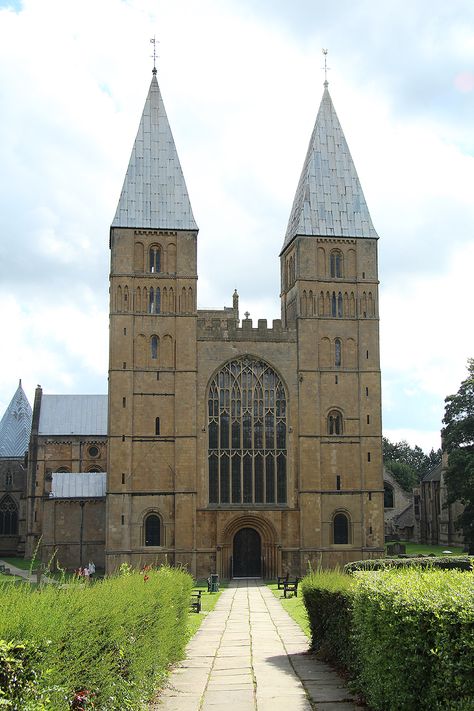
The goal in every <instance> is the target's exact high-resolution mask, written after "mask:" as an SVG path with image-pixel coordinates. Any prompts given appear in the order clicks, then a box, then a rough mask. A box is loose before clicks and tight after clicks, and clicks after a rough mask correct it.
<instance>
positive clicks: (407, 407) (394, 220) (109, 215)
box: [0, 0, 474, 451]
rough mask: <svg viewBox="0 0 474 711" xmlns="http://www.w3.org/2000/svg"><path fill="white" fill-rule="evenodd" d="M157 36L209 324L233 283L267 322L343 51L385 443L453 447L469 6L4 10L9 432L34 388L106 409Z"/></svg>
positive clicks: (0, 14)
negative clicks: (90, 396) (128, 194)
mask: <svg viewBox="0 0 474 711" xmlns="http://www.w3.org/2000/svg"><path fill="white" fill-rule="evenodd" d="M402 7H403V11H401V10H402ZM153 36H156V39H157V43H156V47H157V53H158V57H157V67H158V81H159V84H160V88H161V91H162V95H163V99H164V102H165V106H166V110H167V114H168V118H169V121H170V124H171V128H172V130H173V134H174V138H175V142H176V146H177V150H178V154H179V157H180V161H181V165H182V168H183V171H184V175H185V178H186V183H187V187H188V192H189V195H190V199H191V204H192V207H193V212H194V216H195V218H196V221H197V223H198V226H199V229H200V231H199V237H198V274H199V282H198V307H201V308H202V307H212V306H213V307H222V306H224V305H227V306H229V305H231V302H232V292H233V290H234V288H237V290H238V292H239V294H240V308H241V313H243V312H245V311H246V310H248V311H249V312H250V317H251V318H253V319H255V320H257V319H258V318H267V319H268V320H269V322H271V319H272V318H279V316H280V305H279V259H278V254H279V252H280V249H281V247H282V244H283V239H284V235H285V232H286V226H287V222H288V217H289V214H290V210H291V205H292V202H293V197H294V194H295V191H296V186H297V183H298V178H299V175H300V172H301V169H302V165H303V161H304V157H305V153H306V149H307V145H308V142H309V138H310V134H311V130H312V127H313V124H314V121H315V118H316V114H317V110H318V106H319V102H320V100H321V95H322V91H323V81H324V71H323V65H324V60H323V55H322V49H323V48H327V49H328V55H327V57H328V66H329V71H328V80H329V90H330V93H331V96H332V99H333V102H334V105H335V108H336V111H337V114H338V116H339V119H340V121H341V124H342V127H343V130H344V133H345V136H346V139H347V141H348V144H349V147H350V150H351V153H352V157H353V159H354V162H355V165H356V168H357V171H358V174H359V178H360V180H361V183H362V187H363V190H364V194H365V197H366V200H367V203H368V206H369V211H370V213H371V216H372V221H373V223H374V226H375V229H376V230H377V232H378V234H379V236H380V240H379V278H380V308H379V310H380V333H381V343H380V345H381V368H382V388H383V390H382V393H383V403H382V410H383V430H384V434H385V436H387V437H389V438H390V439H391V440H392V441H399V440H401V439H406V440H407V441H408V442H409V443H410V444H411V445H412V446H413V445H415V444H418V445H419V446H421V447H422V448H423V449H424V450H425V451H429V450H430V449H431V448H432V447H434V448H435V449H436V448H438V447H439V446H440V428H441V426H442V417H443V412H444V398H445V397H446V396H447V395H448V394H451V393H454V392H456V391H457V389H458V387H459V384H460V382H461V380H462V379H463V378H464V377H465V376H466V363H467V359H468V358H469V357H472V356H474V329H473V328H472V301H473V297H472V279H473V277H472V272H473V265H474V199H473V197H474V130H473V116H474V3H472V2H471V0H451V1H450V2H446V1H445V0H413V1H412V2H407V1H406V0H405V2H404V3H402V4H401V3H400V0H397V1H396V2H395V1H394V0H381V1H379V2H377V1H376V0H334V2H331V3H328V2H327V1H326V0H324V1H323V0H292V2H291V3H290V2H287V0H271V1H270V0H199V2H196V1H193V0H175V1H174V2H170V0H166V1H162V0H100V2H98V1H97V0H81V1H80V2H78V1H77V0H15V1H13V0H11V1H9V0H0V333H1V334H2V339H1V343H0V415H1V414H2V413H3V411H4V410H5V409H6V407H7V405H8V403H9V401H10V399H11V397H12V396H13V394H14V392H15V390H16V387H17V385H18V380H19V379H20V378H21V379H22V384H23V387H24V389H25V392H26V394H27V396H28V398H29V400H30V402H31V403H32V402H33V397H34V388H35V387H36V385H37V384H41V385H42V387H43V389H44V392H47V393H106V392H107V364H108V274H109V249H108V239H109V228H110V224H111V222H112V220H113V217H114V214H115V209H116V206H117V202H118V199H119V195H120V190H121V187H122V182H123V178H124V175H125V171H126V168H127V164H128V159H129V155H130V151H131V149H132V145H133V141H134V138H135V134H136V131H137V128H138V123H139V119H140V116H141V112H142V109H143V105H144V102H145V98H146V95H147V92H148V87H149V83H150V80H151V69H152V66H153V60H152V58H151V55H152V51H153V46H152V45H151V44H150V38H151V37H153Z"/></svg>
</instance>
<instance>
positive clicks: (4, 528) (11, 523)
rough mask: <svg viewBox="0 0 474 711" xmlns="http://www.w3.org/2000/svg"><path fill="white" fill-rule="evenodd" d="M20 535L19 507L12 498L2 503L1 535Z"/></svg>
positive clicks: (0, 517) (6, 498)
mask: <svg viewBox="0 0 474 711" xmlns="http://www.w3.org/2000/svg"><path fill="white" fill-rule="evenodd" d="M17 533H18V507H17V505H16V504H15V502H14V501H13V499H12V497H11V496H8V495H7V496H4V497H3V499H2V500H1V501H0V535H4V536H9V535H10V536H12V535H13V536H14V535H16V534H17Z"/></svg>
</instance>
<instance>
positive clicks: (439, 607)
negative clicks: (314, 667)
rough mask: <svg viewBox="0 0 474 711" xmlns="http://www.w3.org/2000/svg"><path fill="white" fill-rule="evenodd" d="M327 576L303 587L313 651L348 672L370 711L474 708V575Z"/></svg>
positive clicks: (315, 576) (314, 578)
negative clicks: (337, 637) (341, 666)
mask: <svg viewBox="0 0 474 711" xmlns="http://www.w3.org/2000/svg"><path fill="white" fill-rule="evenodd" d="M329 575H331V574H328V573H325V574H323V575H320V574H318V573H314V574H312V575H310V576H308V577H307V578H305V579H304V580H303V582H302V592H303V598H304V601H305V605H306V607H307V610H308V615H309V617H310V623H311V631H312V644H313V648H314V649H315V650H318V651H319V652H320V654H321V655H322V656H324V658H326V659H330V660H332V661H336V662H338V663H340V664H343V665H344V666H345V667H346V668H347V669H348V670H349V672H350V674H351V676H352V678H353V685H354V689H355V690H356V691H358V692H360V693H362V694H363V695H364V696H365V698H366V699H367V702H368V704H369V706H370V707H371V708H373V709H375V710H376V711H412V709H414V708H416V709H420V711H428V709H429V710H430V711H431V710H432V709H439V710H441V709H443V711H444V710H446V711H447V710H448V709H456V711H464V710H465V711H467V710H468V709H472V708H474V675H473V674H472V669H473V668H474V635H473V628H474V575H473V574H472V573H463V572H460V571H456V570H455V571H445V570H423V569H420V568H418V569H416V568H408V569H404V570H387V571H381V572H377V573H371V572H369V573H358V574H357V575H354V576H344V575H342V574H341V573H334V574H332V575H333V578H332V580H331V581H329V582H328V580H329V578H328V576H329ZM344 578H346V580H345V581H344V582H342V580H343V579H344ZM347 581H349V582H347ZM336 629H337V634H339V635H340V636H341V637H340V639H339V640H336V639H335V630H336Z"/></svg>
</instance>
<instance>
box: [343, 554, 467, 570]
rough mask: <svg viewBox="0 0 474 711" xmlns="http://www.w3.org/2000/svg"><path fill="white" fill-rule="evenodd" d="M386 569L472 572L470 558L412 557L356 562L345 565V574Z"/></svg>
mask: <svg viewBox="0 0 474 711" xmlns="http://www.w3.org/2000/svg"><path fill="white" fill-rule="evenodd" d="M387 568H440V569H442V570H474V557H472V556H449V557H448V556H435V557H432V556H427V557H420V556H414V557H412V558H410V557H408V556H406V557H405V556H404V557H403V558H373V559H368V560H356V561H354V562H353V563H347V564H346V565H345V566H344V568H343V570H344V572H345V573H355V572H356V571H358V570H386V569H387Z"/></svg>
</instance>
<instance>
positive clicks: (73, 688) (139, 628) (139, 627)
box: [0, 567, 193, 711]
mask: <svg viewBox="0 0 474 711" xmlns="http://www.w3.org/2000/svg"><path fill="white" fill-rule="evenodd" d="M145 578H146V579H145ZM192 584H193V581H192V578H191V577H190V576H189V575H188V574H187V573H185V572H184V571H182V570H175V569H171V568H167V567H162V568H160V569H159V570H158V571H154V570H150V571H147V572H146V574H145V575H143V574H139V573H131V574H129V575H126V576H120V577H114V578H106V579H105V580H103V581H97V582H95V583H94V584H91V585H84V584H79V583H75V584H72V585H68V586H64V587H58V586H53V585H48V586H44V587H41V588H40V589H38V590H32V589H31V588H30V586H28V585H26V584H25V585H23V586H20V587H12V586H8V587H7V586H5V587H3V588H2V589H1V590H0V595H1V596H2V613H3V614H2V617H1V619H0V638H3V639H5V640H8V641H18V640H28V644H29V643H30V642H33V643H34V644H42V643H43V642H44V641H47V644H46V645H44V646H43V648H42V651H41V655H40V658H39V660H38V661H33V662H32V668H33V670H34V673H35V674H36V681H37V683H36V693H37V694H38V696H44V697H46V696H47V697H48V698H49V699H50V701H49V702H48V703H50V706H48V708H51V709H58V710H59V709H61V710H62V709H65V708H68V707H69V704H71V703H73V700H74V698H75V697H76V701H75V702H74V703H75V704H76V706H75V707H76V708H82V706H81V705H79V703H82V702H79V700H78V699H79V698H80V697H81V695H82V697H83V699H84V700H87V701H85V706H86V707H87V705H88V700H90V699H92V694H93V695H94V696H93V698H94V707H95V708H97V709H103V710H104V711H106V710H110V711H112V710H113V711H115V710H116V709H119V708H120V709H136V708H140V707H141V705H143V704H144V703H145V702H146V700H147V699H149V698H150V697H151V696H152V695H153V692H154V691H155V690H156V688H157V686H158V685H159V683H160V681H161V680H162V678H163V676H164V674H165V671H166V669H167V667H168V665H169V664H170V663H172V662H173V661H176V660H177V659H179V658H180V657H181V656H182V654H183V652H184V646H185V644H186V641H187V615H188V609H189V598H190V593H191V589H192ZM28 693H29V692H28ZM19 708H20V707H19ZM21 708H28V706H27V704H26V702H25V703H24V705H23V706H21ZM31 708H41V707H40V706H39V705H38V706H36V707H31ZM72 708H74V706H72Z"/></svg>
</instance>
